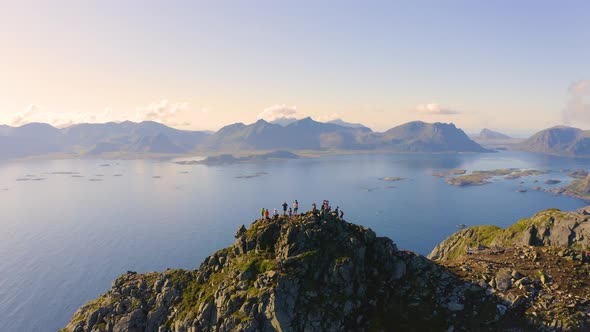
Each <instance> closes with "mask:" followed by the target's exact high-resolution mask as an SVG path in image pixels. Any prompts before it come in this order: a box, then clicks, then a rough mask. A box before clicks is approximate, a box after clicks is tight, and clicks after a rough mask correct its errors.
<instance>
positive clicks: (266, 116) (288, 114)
mask: <svg viewBox="0 0 590 332" xmlns="http://www.w3.org/2000/svg"><path fill="white" fill-rule="evenodd" d="M303 117H304V116H301V115H300V114H299V113H298V112H297V107H295V106H287V105H272V106H269V107H267V108H265V109H264V111H262V112H261V113H260V114H258V116H257V118H258V119H263V120H266V121H275V120H279V119H282V118H285V119H301V118H303Z"/></svg>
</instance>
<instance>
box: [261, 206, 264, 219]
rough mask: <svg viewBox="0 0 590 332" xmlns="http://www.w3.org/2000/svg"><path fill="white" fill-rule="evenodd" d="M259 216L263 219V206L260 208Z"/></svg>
mask: <svg viewBox="0 0 590 332" xmlns="http://www.w3.org/2000/svg"><path fill="white" fill-rule="evenodd" d="M260 218H262V219H264V208H262V209H260Z"/></svg>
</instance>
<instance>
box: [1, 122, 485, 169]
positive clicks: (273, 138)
mask: <svg viewBox="0 0 590 332" xmlns="http://www.w3.org/2000/svg"><path fill="white" fill-rule="evenodd" d="M377 149H378V150H384V151H393V152H486V151H487V150H486V149H484V148H482V147H481V146H480V145H479V144H477V143H475V142H474V141H472V140H471V139H469V138H468V137H467V135H465V133H464V132H463V131H462V130H461V129H459V128H457V127H455V125H453V124H444V123H438V122H437V123H425V122H420V121H414V122H410V123H407V124H403V125H400V126H397V127H394V128H392V129H390V130H388V131H385V132H383V133H378V132H373V131H372V130H371V129H369V128H367V127H365V126H362V125H359V124H350V123H347V122H343V121H335V122H332V123H323V122H318V121H314V120H312V119H311V118H309V117H308V118H304V119H301V120H296V121H294V122H291V123H289V124H286V125H281V124H276V123H270V122H267V121H265V120H258V121H257V122H255V123H253V124H249V125H246V124H243V123H235V124H231V125H228V126H225V127H223V128H221V129H220V130H218V131H217V132H214V133H211V132H206V131H186V130H178V129H174V128H170V127H167V126H165V125H163V124H161V123H157V122H152V121H144V122H140V123H135V122H130V121H125V122H121V123H115V122H108V123H103V124H89V123H84V124H77V125H73V126H70V127H66V128H62V129H58V128H55V127H52V126H51V125H49V124H44V123H30V124H26V125H23V126H20V127H10V126H0V159H13V158H20V157H27V156H38V155H53V154H62V155H68V156H84V155H91V156H92V155H105V154H107V155H122V154H127V155H147V154H187V153H211V152H216V153H219V152H245V151H256V150H264V151H268V150H377Z"/></svg>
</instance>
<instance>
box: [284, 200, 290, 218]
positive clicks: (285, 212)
mask: <svg viewBox="0 0 590 332" xmlns="http://www.w3.org/2000/svg"><path fill="white" fill-rule="evenodd" d="M287 207H289V204H287V202H284V203H283V216H287Z"/></svg>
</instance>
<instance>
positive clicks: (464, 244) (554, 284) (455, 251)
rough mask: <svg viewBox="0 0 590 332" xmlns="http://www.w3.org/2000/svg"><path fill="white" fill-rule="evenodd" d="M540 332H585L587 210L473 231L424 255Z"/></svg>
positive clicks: (589, 295) (589, 318) (589, 288)
mask: <svg viewBox="0 0 590 332" xmlns="http://www.w3.org/2000/svg"><path fill="white" fill-rule="evenodd" d="M428 257H429V258H430V259H433V260H435V261H436V262H437V263H439V264H441V265H443V266H445V267H446V268H448V269H449V270H450V271H451V272H452V273H453V274H454V275H456V276H459V277H460V278H462V279H463V280H465V281H470V282H472V283H474V284H477V285H479V286H480V287H482V288H483V289H485V290H486V294H495V295H496V296H497V297H498V298H501V299H502V300H503V306H504V307H505V308H508V309H510V310H512V311H513V312H520V315H521V317H523V318H524V319H525V320H527V321H528V322H530V323H531V324H532V325H533V326H535V328H536V329H537V330H543V331H589V330H590V280H589V278H588V276H589V275H590V207H586V208H582V209H579V210H578V211H577V212H565V211H560V210H558V209H549V210H545V211H542V212H539V213H537V214H536V215H534V216H533V217H531V218H526V219H522V220H520V221H518V222H517V223H515V224H513V225H511V226H510V227H507V228H505V229H504V228H499V227H496V226H474V227H470V228H467V229H464V230H461V231H459V232H457V233H455V234H453V235H452V236H450V237H449V238H448V239H446V240H445V241H443V242H442V243H441V244H439V245H438V246H437V247H436V248H434V250H433V251H432V252H431V253H430V255H429V256H428Z"/></svg>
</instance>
